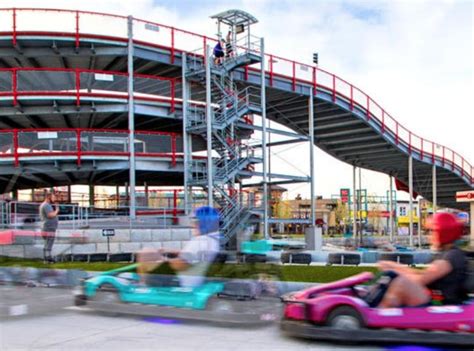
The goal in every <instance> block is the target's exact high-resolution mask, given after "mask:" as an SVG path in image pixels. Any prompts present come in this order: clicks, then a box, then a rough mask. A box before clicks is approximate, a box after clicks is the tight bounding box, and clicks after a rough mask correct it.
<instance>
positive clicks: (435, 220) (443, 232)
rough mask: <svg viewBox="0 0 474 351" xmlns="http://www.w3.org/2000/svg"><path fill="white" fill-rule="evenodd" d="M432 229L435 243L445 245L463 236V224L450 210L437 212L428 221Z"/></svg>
mask: <svg viewBox="0 0 474 351" xmlns="http://www.w3.org/2000/svg"><path fill="white" fill-rule="evenodd" d="M427 227H428V228H430V229H431V230H432V233H431V237H432V241H433V243H436V244H439V245H445V244H450V243H453V242H455V241H456V240H457V239H459V238H460V237H461V236H462V232H463V225H462V223H461V222H460V221H459V220H458V219H457V218H456V216H455V215H453V214H452V213H448V212H439V213H435V214H434V215H433V217H431V220H430V221H429V222H428V225H427Z"/></svg>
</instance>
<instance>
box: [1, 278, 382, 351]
mask: <svg viewBox="0 0 474 351" xmlns="http://www.w3.org/2000/svg"><path fill="white" fill-rule="evenodd" d="M5 289H7V290H5ZM15 289H16V290H15V291H16V292H17V298H16V299H15V304H18V303H21V304H28V303H32V302H33V301H32V300H31V299H29V298H28V297H27V296H31V291H33V292H35V293H36V294H39V295H41V296H42V297H43V299H42V302H43V303H44V305H43V306H44V310H43V311H42V312H41V313H35V314H32V315H25V316H18V317H12V318H9V319H4V318H2V317H0V349H1V350H2V351H7V350H37V349H38V350H39V349H41V350H115V351H118V350H127V351H130V350H154V351H156V350H170V351H173V350H185V351H193V350H203V351H213V350H218V351H224V350H225V351H233V350H235V351H242V350H246V351H247V350H249V351H251V350H258V351H264V350H272V351H284V350H301V351H304V350H321V351H326V350H327V351H329V350H339V351H342V350H347V351H349V350H355V351H357V350H374V351H375V350H381V349H380V348H374V347H368V346H360V347H345V346H337V345H330V344H322V343H317V342H312V341H304V340H298V339H293V338H288V337H285V336H283V335H281V333H280V331H279V327H278V324H277V323H275V324H273V325H271V326H268V327H263V328H243V329H242V328H235V327H232V328H226V327H221V326H218V325H208V324H206V323H191V322H179V321H172V320H164V319H145V318H140V317H127V316H120V317H106V316H102V315H99V314H96V313H92V312H80V311H78V310H77V308H75V307H72V302H73V299H72V291H70V290H69V291H66V290H65V289H60V290H61V291H60V296H63V295H64V294H65V293H66V292H68V293H69V294H70V297H71V298H70V305H71V307H67V306H65V305H59V304H58V303H55V300H54V299H51V298H49V299H46V298H44V297H45V296H44V295H45V294H43V292H47V291H49V292H50V293H51V296H55V295H56V294H58V293H59V292H56V293H55V291H56V290H57V289H45V288H26V287H22V288H18V287H17V288H15ZM18 289H21V291H19V290H18ZM38 289H40V290H42V291H39V290H38ZM7 292H8V293H7ZM11 293H12V288H7V287H0V296H1V298H2V303H5V299H6V298H8V297H9V296H10V297H11ZM18 296H24V298H23V301H19V298H18ZM45 310H47V312H45Z"/></svg>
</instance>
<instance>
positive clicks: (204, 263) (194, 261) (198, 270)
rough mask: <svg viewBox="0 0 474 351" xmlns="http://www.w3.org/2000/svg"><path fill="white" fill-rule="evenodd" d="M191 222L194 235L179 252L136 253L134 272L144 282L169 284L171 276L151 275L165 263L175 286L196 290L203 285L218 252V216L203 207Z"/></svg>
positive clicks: (164, 250)
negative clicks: (135, 271)
mask: <svg viewBox="0 0 474 351" xmlns="http://www.w3.org/2000/svg"><path fill="white" fill-rule="evenodd" d="M191 219H192V228H193V229H192V231H193V235H192V237H191V239H190V240H189V241H188V242H186V243H185V244H184V247H183V248H182V250H180V251H177V250H167V249H160V250H156V249H149V248H147V249H143V250H142V251H140V252H139V253H138V260H137V261H138V263H139V265H138V268H137V272H138V273H139V274H140V276H141V281H142V282H143V283H146V284H148V285H169V284H170V277H168V278H165V277H163V276H157V275H155V274H154V272H155V271H157V270H158V269H159V267H160V266H161V264H163V263H164V262H167V263H168V265H169V266H170V267H171V268H172V269H173V270H174V271H175V272H176V275H177V281H176V279H175V277H173V276H171V280H172V281H173V282H174V283H178V284H176V285H179V286H182V287H196V286H199V285H201V284H202V283H203V282H204V279H205V275H206V272H207V270H208V268H209V265H210V264H211V263H212V262H213V261H214V259H215V257H216V256H217V254H218V252H219V247H220V233H219V213H218V212H217V210H216V209H215V208H212V207H208V206H203V207H199V208H197V209H196V210H195V211H194V216H193V217H192V218H191ZM163 283H164V284H163Z"/></svg>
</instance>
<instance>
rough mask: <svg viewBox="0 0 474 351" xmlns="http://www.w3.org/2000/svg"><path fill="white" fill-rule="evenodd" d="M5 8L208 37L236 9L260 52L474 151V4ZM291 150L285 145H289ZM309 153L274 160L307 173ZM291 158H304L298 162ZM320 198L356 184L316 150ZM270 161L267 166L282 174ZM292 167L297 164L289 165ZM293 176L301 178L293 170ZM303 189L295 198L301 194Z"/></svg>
mask: <svg viewBox="0 0 474 351" xmlns="http://www.w3.org/2000/svg"><path fill="white" fill-rule="evenodd" d="M1 4H2V7H35V6H39V5H40V6H41V7H56V8H71V9H82V10H92V11H101V12H109V13H116V14H122V15H127V14H132V15H134V16H136V17H139V18H143V19H148V20H150V21H156V22H159V23H163V24H169V25H173V26H175V27H178V28H183V29H189V30H192V31H195V32H199V33H203V34H208V35H214V34H215V33H216V28H215V24H214V22H213V21H212V20H210V19H209V16H210V15H213V14H215V13H217V12H220V11H222V10H226V9H230V8H238V9H242V10H245V11H248V12H250V13H251V14H253V15H254V16H255V17H257V18H258V19H259V23H258V24H257V25H256V27H255V29H254V34H256V35H259V36H263V37H265V45H266V51H267V52H270V53H274V54H278V55H280V56H283V57H286V58H290V59H296V60H298V61H301V62H306V63H311V59H312V53H313V52H315V51H316V52H319V57H320V67H321V68H324V69H327V70H329V71H330V72H333V73H336V74H337V75H339V76H340V77H342V78H344V79H346V80H347V81H349V82H351V83H353V84H354V85H355V86H357V87H359V88H361V89H362V90H363V91H365V92H366V93H368V94H369V95H370V96H371V97H372V98H373V99H374V100H375V101H377V102H378V103H379V104H380V105H381V106H382V107H384V108H385V110H386V111H388V112H389V113H390V114H391V115H392V116H393V117H395V119H396V120H398V121H399V122H400V123H401V124H403V125H404V126H406V127H407V128H408V129H410V130H411V131H412V132H414V133H416V134H418V135H420V136H422V137H424V138H426V139H430V140H433V141H435V142H437V143H439V144H443V145H445V146H447V147H450V148H452V149H453V150H455V151H457V152H458V153H460V154H461V155H462V156H464V157H465V158H466V160H467V161H468V162H470V163H471V164H472V163H473V162H474V147H473V139H474V138H473V130H474V128H473V127H474V122H473V117H474V116H473V104H474V99H473V97H474V87H473V80H474V79H473V31H474V29H473V2H472V1H462V0H460V1H454V0H451V1H441V0H432V1H416V0H406V1H395V0H392V1H378V0H377V1H336V0H327V1H316V0H306V1H303V0H299V1H298V0H288V1H270V0H240V1H239V0H232V1H227V0H221V1H213V0H199V1H197V0H184V1H183V0H180V1H179V0H165V1H160V0H155V1H153V0H127V1H125V0H122V1H120V0H113V1H112V0H101V1H92V0H68V1H64V0H62V1H56V0H49V1H48V0H43V1H41V2H39V1H34V0H30V1H28V0H15V1H11V0H3V1H2V2H1ZM287 147H288V146H287ZM307 150H308V147H307V146H306V145H302V146H299V147H296V148H293V149H291V150H290V151H287V152H286V153H285V152H278V151H279V150H278V149H275V150H274V151H275V152H278V154H279V155H278V156H279V157H282V158H285V159H287V160H291V161H290V163H291V164H292V165H293V166H296V168H298V169H300V170H301V171H303V172H307V170H308V167H307V161H306V160H307V156H304V155H305V153H306V154H307ZM295 155H303V156H301V158H300V159H295ZM316 157H317V160H316V168H317V176H316V189H317V193H319V194H323V195H324V196H330V195H331V194H335V193H337V192H338V189H339V188H341V187H350V186H351V184H352V178H351V177H352V169H351V167H350V166H348V165H346V164H344V163H341V162H339V161H337V160H334V159H333V158H331V157H330V156H328V155H326V154H324V153H323V152H321V151H319V150H318V152H317V153H316ZM279 160H280V159H279V158H278V157H275V158H274V160H273V161H272V165H274V167H275V171H278V167H281V168H282V169H288V168H289V166H288V164H287V163H285V162H284V161H281V160H280V161H279ZM291 168H293V167H291ZM295 174H301V173H298V171H296V169H295ZM363 187H367V188H368V191H369V193H379V194H380V195H382V194H385V191H386V190H387V187H388V177H387V176H385V175H379V174H376V173H373V172H369V171H364V172H363ZM308 189H309V188H308V187H307V186H295V187H292V188H291V189H290V190H291V194H292V195H296V193H299V192H301V193H303V194H306V193H307V191H308Z"/></svg>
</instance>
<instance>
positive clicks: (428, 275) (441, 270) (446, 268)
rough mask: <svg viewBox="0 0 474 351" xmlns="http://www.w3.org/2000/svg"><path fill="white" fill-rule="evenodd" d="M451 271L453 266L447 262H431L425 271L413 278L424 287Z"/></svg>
mask: <svg viewBox="0 0 474 351" xmlns="http://www.w3.org/2000/svg"><path fill="white" fill-rule="evenodd" d="M452 270H453V266H452V265H451V263H449V261H447V260H436V261H433V263H431V264H430V265H429V266H428V267H427V268H426V269H423V270H421V273H420V274H418V275H417V276H416V277H415V280H416V281H418V282H419V283H420V284H423V285H424V286H427V285H429V284H430V283H432V282H434V281H436V280H438V279H441V278H443V277H444V276H446V275H448V274H449V272H451V271H452Z"/></svg>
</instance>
